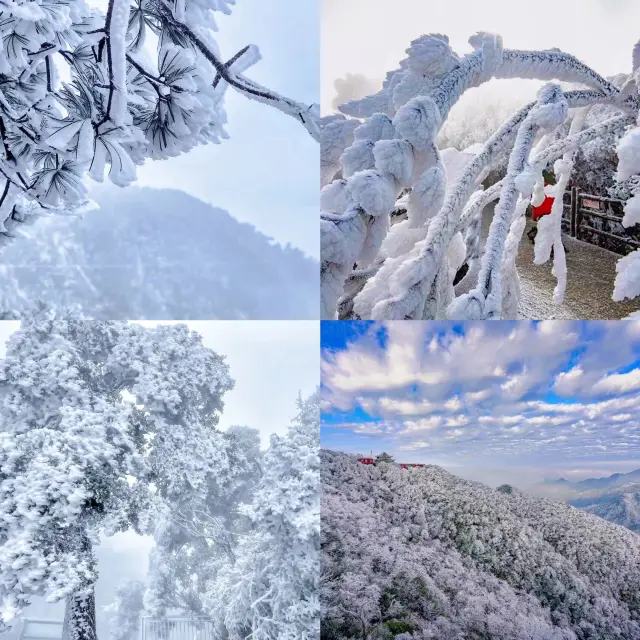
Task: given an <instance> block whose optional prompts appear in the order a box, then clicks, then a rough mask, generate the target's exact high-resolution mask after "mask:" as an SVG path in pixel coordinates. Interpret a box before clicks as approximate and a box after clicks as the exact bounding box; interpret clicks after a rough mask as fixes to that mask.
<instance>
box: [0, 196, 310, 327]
mask: <svg viewBox="0 0 640 640" xmlns="http://www.w3.org/2000/svg"><path fill="white" fill-rule="evenodd" d="M92 197H93V198H94V200H95V201H96V202H97V203H98V204H99V205H100V209H99V210H95V211H90V212H88V213H86V214H85V215H84V216H83V217H82V218H67V217H62V216H52V217H51V218H49V219H44V220H40V221H38V222H37V223H36V224H35V225H34V226H33V227H31V228H25V229H28V233H29V234H30V236H31V237H28V238H17V239H16V240H15V241H14V242H12V243H11V244H9V245H8V246H6V247H4V248H3V249H2V251H1V252H0V274H1V276H2V287H1V288H0V313H3V314H4V316H5V318H10V317H12V316H15V315H19V314H20V313H22V312H24V311H25V309H28V308H29V306H30V305H32V304H33V303H34V302H35V301H42V302H45V303H48V304H55V305H65V306H79V307H81V308H82V309H83V311H84V312H85V313H87V315H90V316H92V317H94V318H97V319H103V318H106V319H123V320H124V319H131V318H135V319H152V320H173V319H180V320H208V319H312V318H317V317H318V313H319V312H318V306H319V278H318V263H317V262H316V261H315V260H313V259H311V258H309V257H307V256H306V255H305V254H303V253H302V252H301V251H299V250H298V249H296V248H294V247H291V246H290V245H287V246H286V247H282V246H281V245H279V244H276V243H275V242H274V241H273V240H272V239H270V238H268V237H267V236H265V235H263V234H261V233H260V232H258V231H257V230H256V229H255V227H253V226H251V225H249V224H245V223H240V222H238V221H237V220H235V219H234V218H232V217H231V216H230V215H229V214H228V213H227V212H226V211H224V210H222V209H217V208H215V207H212V206H211V205H209V204H207V203H205V202H202V201H201V200H198V199H197V198H194V197H192V196H190V195H188V194H187V193H184V192H182V191H177V190H173V189H150V188H136V187H128V188H126V189H115V188H112V189H100V190H98V191H97V192H96V194H95V195H92Z"/></svg>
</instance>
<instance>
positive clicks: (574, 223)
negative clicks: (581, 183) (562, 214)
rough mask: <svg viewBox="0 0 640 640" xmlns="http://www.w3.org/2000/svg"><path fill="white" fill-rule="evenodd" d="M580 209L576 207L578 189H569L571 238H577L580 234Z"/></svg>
mask: <svg viewBox="0 0 640 640" xmlns="http://www.w3.org/2000/svg"><path fill="white" fill-rule="evenodd" d="M579 212H580V208H579V207H578V187H571V237H572V238H577V237H578V234H579V233H580V222H581V221H580V217H581V216H579Z"/></svg>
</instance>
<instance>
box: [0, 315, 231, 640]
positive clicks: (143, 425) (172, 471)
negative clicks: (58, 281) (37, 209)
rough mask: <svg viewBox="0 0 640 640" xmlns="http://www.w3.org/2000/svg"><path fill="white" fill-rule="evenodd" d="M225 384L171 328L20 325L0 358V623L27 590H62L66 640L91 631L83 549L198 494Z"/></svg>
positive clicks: (210, 361)
mask: <svg viewBox="0 0 640 640" xmlns="http://www.w3.org/2000/svg"><path fill="white" fill-rule="evenodd" d="M232 386H233V381H232V380H231V378H230V377H229V373H228V367H227V365H226V364H225V362H224V359H223V358H222V357H221V356H219V355H218V354H216V353H214V352H213V351H211V350H209V349H207V348H205V347H204V346H203V344H202V341H201V338H200V336H198V335H197V334H195V333H193V332H190V331H189V330H188V329H187V328H186V327H185V326H179V325H176V326H160V327H157V328H153V329H148V328H143V327H141V326H138V325H131V324H127V323H118V322H97V321H93V320H88V319H84V318H82V317H79V316H75V315H72V314H55V313H50V312H48V311H47V310H43V311H42V312H41V313H39V314H36V315H35V316H33V317H31V318H28V319H26V320H24V321H23V323H22V325H21V328H20V330H19V331H18V332H17V333H15V334H13V335H12V337H11V338H10V340H9V341H8V344H7V355H6V357H5V359H4V360H3V361H2V363H1V366H0V602H1V603H2V609H1V610H0V621H1V622H2V623H4V624H7V623H10V622H11V620H12V619H13V618H15V616H16V615H17V614H19V613H20V611H21V610H22V608H23V607H24V606H26V605H27V604H28V603H29V600H30V599H31V598H32V597H34V596H43V597H45V598H46V599H48V600H50V601H57V600H62V599H66V600H67V624H68V637H69V638H70V640H93V639H94V638H95V599H94V584H95V582H96V579H97V570H96V559H95V554H94V546H95V544H96V543H97V541H98V540H99V537H100V536H101V535H111V534H114V533H116V532H118V531H123V530H127V529H134V530H136V531H138V532H143V531H144V530H145V527H146V525H147V523H148V520H149V518H150V514H149V512H150V508H151V506H152V505H154V504H155V503H156V502H158V501H163V502H164V503H172V502H174V503H175V502H178V501H179V500H180V499H181V498H182V496H184V494H185V493H186V492H187V491H188V492H190V493H191V494H195V493H197V492H198V491H204V490H205V479H206V478H207V477H208V475H209V474H210V473H211V469H212V466H213V465H215V463H216V461H217V460H218V458H219V456H218V454H217V449H216V447H217V443H216V439H215V438H213V437H212V434H214V433H215V425H216V423H217V421H218V416H219V412H220V411H221V409H222V396H223V395H224V393H225V392H226V391H227V390H229V389H231V388H232Z"/></svg>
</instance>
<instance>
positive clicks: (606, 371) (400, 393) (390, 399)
mask: <svg viewBox="0 0 640 640" xmlns="http://www.w3.org/2000/svg"><path fill="white" fill-rule="evenodd" d="M321 342H322V363H321V367H322V373H321V380H322V400H323V414H322V432H321V433H322V435H321V440H322V446H323V447H326V448H330V449H338V450H341V451H346V452H349V453H362V454H368V453H369V452H370V451H371V450H373V453H374V455H375V454H377V453H380V452H382V451H387V452H389V453H391V454H392V455H394V457H395V458H396V460H399V461H405V462H426V463H432V464H440V465H442V466H445V467H447V468H450V469H451V470H452V471H454V472H456V473H459V474H460V475H467V476H471V477H474V476H475V477H477V476H480V477H481V478H484V479H485V480H486V477H487V476H495V477H498V476H500V477H503V476H504V475H505V474H506V475H509V474H510V475H511V476H514V475H515V476H516V477H517V476H518V474H522V473H525V470H526V471H527V473H529V472H530V473H531V474H533V475H534V476H535V475H537V476H538V477H539V478H541V477H542V476H545V475H546V476H553V475H554V474H556V473H562V474H563V475H565V474H567V473H569V474H570V475H571V474H574V475H575V476H577V475H594V474H595V475H606V474H607V473H612V472H614V471H625V470H631V469H635V468H638V467H640V418H639V417H638V416H639V415H640V411H639V410H640V322H637V321H636V322H634V321H625V322H588V323H585V322H568V321H567V322H564V321H548V322H525V321H519V322H516V323H513V322H485V323H482V322H478V323H452V322H449V323H439V322H391V323H386V324H378V323H363V322H360V323H335V322H334V323H331V322H323V323H322V329H321ZM505 470H511V471H505ZM502 472H504V473H502ZM501 474H502V475H501Z"/></svg>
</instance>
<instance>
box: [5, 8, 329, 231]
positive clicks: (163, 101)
mask: <svg viewBox="0 0 640 640" xmlns="http://www.w3.org/2000/svg"><path fill="white" fill-rule="evenodd" d="M233 4H235V3H234V2H231V1H230V0H189V1H188V2H187V1H186V0H109V3H108V8H107V11H106V14H103V13H102V12H100V11H99V10H98V9H96V8H94V7H91V6H89V5H88V4H87V3H85V2H84V0H38V1H37V2H28V3H24V2H17V1H16V2H13V1H11V2H5V3H3V4H2V7H0V18H1V19H0V37H1V38H2V42H3V46H2V48H1V50H0V232H1V236H2V239H3V240H4V241H6V240H7V239H9V238H10V237H12V229H13V227H15V225H16V224H18V223H20V222H26V221H28V220H29V219H33V218H34V217H35V216H38V215H41V214H43V213H48V212H52V211H60V212H65V211H68V210H70V209H73V208H75V207H77V206H79V205H81V204H82V203H83V202H85V201H86V187H85V186H84V181H83V178H84V176H85V175H86V174H88V175H89V176H91V178H93V179H94V180H97V181H99V182H101V181H103V180H104V178H105V174H107V175H108V177H109V179H110V180H111V181H112V182H113V183H114V184H117V185H120V186H125V185H127V184H129V183H131V182H132V181H134V180H135V177H136V165H140V164H142V163H143V162H144V161H145V160H146V159H158V158H168V157H172V156H177V155H180V154H182V153H186V152H188V151H189V150H190V149H192V148H193V147H195V146H197V145H201V144H207V143H210V142H213V143H219V142H221V141H222V140H223V139H225V138H226V137H227V134H226V132H225V129H224V124H225V122H226V114H225V111H224V94H225V92H226V90H227V88H228V87H232V88H233V89H235V90H236V91H239V92H240V93H242V94H243V95H245V96H247V97H249V98H252V99H255V100H258V101H260V102H263V103H264V104H267V105H270V106H272V107H274V108H276V109H278V110H280V111H282V112H283V113H285V114H287V115H289V116H291V117H294V118H295V119H296V120H298V121H299V122H300V123H301V124H302V125H303V126H304V127H305V128H306V130H307V131H308V132H309V133H310V134H311V135H312V136H313V137H314V138H315V139H316V140H318V139H319V124H318V122H319V114H318V109H317V106H316V105H304V104H301V103H298V102H296V101H294V100H291V99H289V98H286V97H284V96H281V95H279V94H278V93H276V92H274V91H272V90H270V89H268V88H265V87H262V86H260V85H258V84H257V83H255V82H253V81H252V80H250V79H249V78H248V77H246V76H245V75H244V73H245V72H246V71H247V69H249V68H250V67H251V66H252V65H253V64H255V63H256V62H257V61H258V60H259V58H260V54H259V52H258V49H257V48H256V47H255V46H253V45H250V46H247V47H244V48H243V49H242V50H241V51H239V52H238V53H237V54H235V55H234V56H232V57H231V58H229V59H228V60H225V59H224V58H223V57H222V55H221V53H220V51H219V49H218V47H217V45H216V42H215V40H214V38H213V32H214V30H215V28H216V25H215V22H214V14H215V12H223V13H230V11H231V6H232V5H233Z"/></svg>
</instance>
